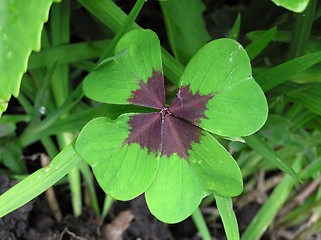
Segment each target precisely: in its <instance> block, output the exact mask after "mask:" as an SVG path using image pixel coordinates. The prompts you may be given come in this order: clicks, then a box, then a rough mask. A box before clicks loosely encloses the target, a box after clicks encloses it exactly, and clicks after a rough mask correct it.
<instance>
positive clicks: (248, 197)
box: [236, 175, 282, 209]
mask: <svg viewBox="0 0 321 240" xmlns="http://www.w3.org/2000/svg"><path fill="white" fill-rule="evenodd" d="M281 178H282V175H276V176H273V177H271V178H269V179H267V180H266V181H265V182H264V184H263V186H262V187H261V189H260V190H259V189H255V190H253V191H251V192H249V193H247V194H245V195H244V196H243V197H241V198H239V199H238V200H237V202H236V204H237V207H238V208H239V209H242V208H243V207H244V206H246V205H248V204H249V203H250V202H255V201H257V200H258V199H259V197H258V196H262V192H265V193H266V192H268V191H269V190H270V189H272V188H273V187H275V186H276V185H277V184H278V182H279V181H280V180H281Z"/></svg>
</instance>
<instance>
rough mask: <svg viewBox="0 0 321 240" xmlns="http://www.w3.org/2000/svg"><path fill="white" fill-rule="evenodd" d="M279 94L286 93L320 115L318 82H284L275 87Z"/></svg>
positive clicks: (320, 97)
mask: <svg viewBox="0 0 321 240" xmlns="http://www.w3.org/2000/svg"><path fill="white" fill-rule="evenodd" d="M275 90H277V92H278V93H279V92H280V91H282V93H281V92H280V94H284V93H288V94H287V97H288V98H289V99H290V100H292V101H294V102H296V103H299V104H301V105H302V106H304V107H305V108H307V109H308V110H309V111H311V112H313V113H315V114H317V115H319V116H321V104H320V102H321V95H320V92H321V85H320V84H319V83H308V84H297V83H286V84H282V85H281V86H279V87H277V89H275Z"/></svg>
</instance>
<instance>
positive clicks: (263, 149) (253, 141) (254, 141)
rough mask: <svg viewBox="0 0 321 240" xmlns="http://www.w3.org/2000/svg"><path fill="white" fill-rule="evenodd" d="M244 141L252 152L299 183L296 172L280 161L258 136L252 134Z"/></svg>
mask: <svg viewBox="0 0 321 240" xmlns="http://www.w3.org/2000/svg"><path fill="white" fill-rule="evenodd" d="M245 141H246V143H247V144H248V145H249V146H250V147H251V148H252V149H253V150H255V151H256V152H258V153H260V154H261V155H262V156H263V157H264V158H265V159H266V160H268V161H270V162H271V163H273V165H275V166H276V167H278V168H279V169H280V170H282V171H283V172H285V173H287V174H289V175H290V176H292V177H293V178H295V179H296V180H297V181H301V180H300V178H299V176H298V175H297V174H296V172H295V171H294V170H293V169H292V168H291V167H290V166H289V165H288V164H286V163H285V162H284V161H282V159H281V157H280V156H279V155H278V153H277V152H275V151H274V150H273V149H272V148H270V147H269V145H267V144H266V143H265V142H264V141H263V140H262V138H261V137H260V135H259V134H253V135H251V136H248V137H245Z"/></svg>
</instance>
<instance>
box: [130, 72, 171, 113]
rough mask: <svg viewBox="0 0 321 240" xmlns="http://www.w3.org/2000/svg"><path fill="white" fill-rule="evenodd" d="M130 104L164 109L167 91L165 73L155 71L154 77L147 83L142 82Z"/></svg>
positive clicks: (133, 94)
mask: <svg viewBox="0 0 321 240" xmlns="http://www.w3.org/2000/svg"><path fill="white" fill-rule="evenodd" d="M128 102H130V103H132V104H135V105H140V106H145V107H150V108H156V109H162V108H164V107H165V90H164V76H163V73H162V72H160V71H155V70H153V73H152V76H151V77H149V78H148V80H147V83H144V82H143V81H142V80H140V82H139V88H138V89H137V90H135V91H132V97H131V98H129V99H128Z"/></svg>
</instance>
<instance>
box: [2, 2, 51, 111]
mask: <svg viewBox="0 0 321 240" xmlns="http://www.w3.org/2000/svg"><path fill="white" fill-rule="evenodd" d="M53 1H54V0H43V1H40V2H39V1H38V0H30V1H28V3H26V2H24V1H19V0H2V1H0V23H1V25H0V56H1V58H0V72H1V73H2V74H1V77H0V86H1V88H0V116H1V114H2V113H3V112H4V111H5V110H6V108H7V105H8V101H9V99H10V97H11V95H13V96H15V97H17V96H18V93H19V88H20V82H21V78H22V74H23V73H24V72H25V71H26V70H27V62H28V58H29V55H30V53H31V51H32V50H37V51H39V50H40V37H41V30H42V27H43V23H44V22H45V21H47V19H48V12H49V8H50V6H51V4H52V2H53ZM26 31H27V32H28V34H26Z"/></svg>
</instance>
